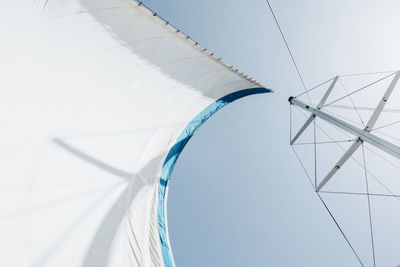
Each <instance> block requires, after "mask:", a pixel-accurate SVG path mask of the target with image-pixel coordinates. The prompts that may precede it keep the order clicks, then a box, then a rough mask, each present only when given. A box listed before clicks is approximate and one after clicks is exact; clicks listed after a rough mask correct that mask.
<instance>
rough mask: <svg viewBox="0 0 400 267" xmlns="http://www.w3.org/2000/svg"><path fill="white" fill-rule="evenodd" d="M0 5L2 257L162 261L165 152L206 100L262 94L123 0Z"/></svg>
mask: <svg viewBox="0 0 400 267" xmlns="http://www.w3.org/2000/svg"><path fill="white" fill-rule="evenodd" d="M0 10H1V11H0V13H1V15H2V16H0V20H1V23H0V25H1V26H0V27H1V28H0V34H1V36H2V40H3V41H2V44H1V47H2V49H0V58H2V64H1V65H0V70H1V72H2V77H1V78H0V95H1V97H0V122H1V124H2V131H1V133H0V137H1V138H0V147H1V150H0V160H1V162H2V164H1V165H0V173H1V175H0V190H1V194H0V200H1V202H0V203H2V204H0V216H1V219H0V240H1V242H0V244H1V245H0V246H1V249H0V251H1V252H0V254H1V257H0V262H1V265H2V266H3V265H4V266H68V267H70V266H86V267H89V266H96V267H102V266H104V267H105V266H164V265H166V263H165V262H164V260H165V257H163V254H162V251H161V241H160V233H159V226H160V221H159V218H158V217H159V216H158V215H159V212H160V211H159V205H160V201H164V198H163V199H159V188H160V177H161V174H162V169H163V166H164V165H165V162H166V159H167V155H168V154H169V153H170V151H171V149H173V147H174V146H175V145H176V143H177V142H179V138H178V137H179V136H181V134H182V133H184V132H185V131H186V130H187V127H190V122H193V119H194V118H196V116H197V115H198V114H202V113H201V112H202V111H204V110H207V107H209V106H213V105H215V103H221V102H218V101H221V99H224V97H225V96H226V95H231V94H234V93H235V92H238V91H242V90H246V89H252V88H258V89H254V91H252V90H250V91H247V92H249V93H250V94H251V93H260V92H268V90H267V89H265V88H263V86H262V85H260V84H258V83H256V82H254V81H252V80H250V79H247V78H246V77H245V76H244V75H241V74H239V73H238V72H235V71H233V70H232V69H231V68H229V67H228V66H227V65H226V64H224V63H222V62H220V60H218V59H217V58H216V57H214V56H213V55H211V54H210V53H209V52H207V51H206V50H205V49H204V48H202V47H200V46H199V45H198V44H197V43H196V42H194V41H192V40H191V39H190V38H188V37H187V36H185V35H183V34H182V33H181V32H179V31H178V30H177V29H175V28H173V27H172V26H170V25H169V24H166V23H165V22H164V21H163V20H161V19H160V18H158V16H156V15H155V14H154V13H153V12H151V11H149V10H148V9H146V8H145V7H143V6H142V5H138V4H137V3H135V2H134V1H130V0H129V1H128V0H99V1H88V0H71V1H60V0H58V1H32V0H24V1H9V2H7V3H6V2H5V3H2V4H1V8H0ZM260 90H261V91H260ZM227 103H229V101H227V102H223V104H224V105H225V104H227ZM217 110H218V109H214V110H213V112H211V113H209V115H212V114H213V113H214V112H215V111H217ZM203 122H204V120H203ZM188 125H189V126H188ZM199 125H201V124H199ZM199 125H198V126H199ZM198 126H197V127H198ZM193 133H194V132H193ZM171 171H172V170H171ZM163 212H164V210H163ZM162 223H164V224H166V222H165V221H164V222H162ZM165 229H166V225H165ZM171 257H172V256H171ZM167 265H168V263H167Z"/></svg>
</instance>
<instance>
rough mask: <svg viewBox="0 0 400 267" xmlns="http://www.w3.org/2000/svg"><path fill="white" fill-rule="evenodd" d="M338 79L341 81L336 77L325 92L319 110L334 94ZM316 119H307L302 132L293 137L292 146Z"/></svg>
mask: <svg viewBox="0 0 400 267" xmlns="http://www.w3.org/2000/svg"><path fill="white" fill-rule="evenodd" d="M338 79H339V76H336V77H335V78H334V79H333V81H332V83H331V84H330V86H329V88H328V90H327V91H326V92H325V94H324V96H323V97H322V99H321V101H320V102H319V103H318V105H317V109H321V108H322V107H323V106H324V104H325V102H326V100H327V99H328V97H329V95H330V94H331V92H332V89H333V88H334V87H335V84H336V82H337V80H338ZM314 118H315V116H314V115H311V116H310V117H309V118H308V119H307V121H306V122H305V123H304V125H303V126H302V127H301V128H300V130H299V131H298V132H297V134H296V135H295V136H294V137H293V139H292V141H290V144H291V145H293V144H294V142H296V140H297V139H298V138H299V137H300V135H301V134H302V133H303V132H304V130H305V129H306V128H307V127H308V126H309V125H310V124H311V122H312V121H313V120H314Z"/></svg>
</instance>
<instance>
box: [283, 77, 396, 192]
mask: <svg viewBox="0 0 400 267" xmlns="http://www.w3.org/2000/svg"><path fill="white" fill-rule="evenodd" d="M399 78H400V71H398V72H396V74H395V76H394V78H393V80H392V82H391V83H390V85H389V87H388V88H387V89H386V92H385V94H384V95H383V97H382V98H381V99H380V101H379V103H378V105H377V107H376V109H375V110H374V112H373V114H372V116H371V118H370V119H369V121H368V123H367V124H366V126H365V128H364V129H360V128H358V127H355V126H353V125H351V124H350V123H347V122H345V121H343V120H341V119H339V118H336V117H334V116H332V115H330V114H327V113H326V112H324V111H322V110H321V108H322V107H323V106H324V104H325V102H326V100H327V99H328V97H329V95H330V93H331V92H332V89H333V87H334V86H335V84H336V82H337V80H338V76H336V77H335V78H334V80H333V81H332V83H331V85H330V86H329V88H328V90H327V92H326V93H325V94H324V96H323V97H322V99H321V101H320V103H319V104H318V105H317V106H316V107H315V108H314V107H311V106H309V105H307V104H305V103H303V102H301V101H300V100H298V99H296V98H295V97H292V96H291V97H289V102H290V104H292V105H295V106H298V107H300V108H302V109H304V110H306V111H308V112H310V113H311V116H310V117H309V118H308V120H307V121H306V122H305V123H304V125H303V126H302V127H301V128H300V130H299V132H298V133H297V134H296V135H295V136H294V138H293V139H292V140H291V142H290V144H293V143H294V142H295V141H296V140H297V139H298V138H299V136H300V135H301V134H302V133H303V132H304V130H305V129H306V128H307V127H308V126H309V125H310V123H311V122H312V121H313V120H314V118H315V117H319V118H321V119H323V120H325V121H327V122H328V123H330V124H332V125H334V126H336V127H339V128H340V129H342V130H344V131H346V132H348V133H349V134H352V135H354V136H356V139H357V140H356V141H355V142H354V143H353V144H352V145H351V146H350V148H349V149H348V150H347V151H346V152H345V153H344V155H343V156H342V157H341V158H340V159H339V160H338V162H337V163H336V164H335V166H334V167H333V168H332V169H331V170H330V171H329V173H328V174H327V175H326V176H325V178H324V179H323V180H322V181H321V182H320V183H319V184H318V185H317V186H316V188H315V190H316V191H317V192H318V191H320V190H321V189H322V187H323V186H324V185H325V184H326V183H327V182H328V181H329V180H330V179H331V178H332V177H333V175H334V174H335V173H336V172H337V171H338V170H339V169H340V168H341V167H342V166H343V164H344V163H345V162H346V161H347V160H348V159H349V158H350V157H351V156H352V155H353V153H354V152H355V151H356V150H357V149H358V148H359V147H360V146H361V144H362V143H363V142H367V143H369V144H371V145H373V146H375V147H376V148H378V149H380V150H383V151H385V152H386V153H389V154H390V155H392V156H394V157H396V158H398V159H400V147H399V146H396V145H395V144H393V143H391V142H388V141H386V140H384V139H382V138H380V137H378V136H376V135H374V134H372V133H370V131H371V130H372V129H373V127H374V126H375V124H376V121H377V120H378V118H379V115H380V114H381V113H382V111H383V108H384V107H385V105H386V102H387V101H388V99H389V97H390V95H391V93H392V92H393V89H394V87H395V86H396V84H397V82H398V80H399Z"/></svg>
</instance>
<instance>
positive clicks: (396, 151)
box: [289, 98, 400, 159]
mask: <svg viewBox="0 0 400 267" xmlns="http://www.w3.org/2000/svg"><path fill="white" fill-rule="evenodd" d="M289 101H290V103H292V104H293V105H296V106H298V107H300V108H302V109H304V110H306V111H308V112H311V113H312V114H314V115H315V116H317V117H319V118H321V119H323V120H325V121H327V122H329V123H331V124H333V125H335V126H337V127H339V128H340V129H342V130H345V131H346V132H348V133H350V134H352V135H354V136H355V137H356V138H357V137H359V138H361V140H362V141H365V142H367V143H369V144H371V145H373V146H375V147H377V148H379V149H381V150H383V151H385V152H387V153H389V154H390V155H392V156H394V157H396V158H399V159H400V147H398V146H396V145H394V144H392V143H390V142H388V141H386V140H384V139H382V138H380V137H378V136H376V135H374V134H371V133H370V132H368V131H366V130H363V129H359V128H357V127H355V126H353V125H351V124H349V123H347V122H345V121H343V120H341V119H338V118H335V117H333V116H331V115H329V114H327V113H325V112H324V111H322V110H319V109H316V108H313V107H310V106H309V105H307V104H305V103H303V102H301V101H299V100H298V99H296V98H289Z"/></svg>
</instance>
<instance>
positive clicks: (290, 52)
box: [266, 0, 311, 102]
mask: <svg viewBox="0 0 400 267" xmlns="http://www.w3.org/2000/svg"><path fill="white" fill-rule="evenodd" d="M266 2H267V4H268V7H269V10H270V11H271V14H272V16H273V17H274V20H275V24H276V26H277V27H278V30H279V32H280V34H281V36H282V39H283V41H284V42H285V45H286V48H287V50H288V52H289V55H290V58H291V59H292V62H293V65H294V67H295V68H296V71H297V74H298V75H299V78H300V81H301V84H302V85H303V88H304V91H305V92H306V93H307V96H308V99H309V100H310V102H311V97H310V94H309V93H308V91H307V87H306V84H305V83H304V80H303V77H302V76H301V73H300V70H299V67H298V66H297V63H296V60H295V59H294V56H293V54H292V50H290V47H289V44H288V42H287V41H286V37H285V35H284V34H283V31H282V29H281V26H280V24H279V22H278V19H277V18H276V16H275V12H274V10H273V9H272V6H271V4H270V3H269V0H266Z"/></svg>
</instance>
